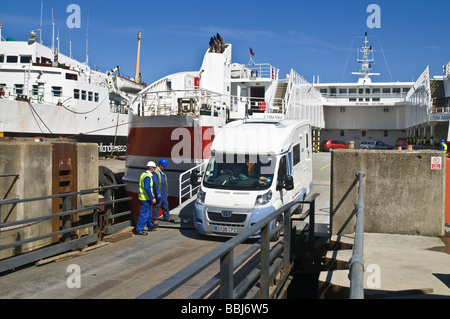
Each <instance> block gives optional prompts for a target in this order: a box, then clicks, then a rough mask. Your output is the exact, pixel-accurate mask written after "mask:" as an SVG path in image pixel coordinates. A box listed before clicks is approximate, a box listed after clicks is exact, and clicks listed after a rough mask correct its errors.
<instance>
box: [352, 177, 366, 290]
mask: <svg viewBox="0 0 450 319" xmlns="http://www.w3.org/2000/svg"><path fill="white" fill-rule="evenodd" d="M356 176H357V178H358V182H359V185H358V203H357V205H356V208H357V214H356V230H355V241H354V245H353V256H352V258H351V259H350V261H349V265H348V268H349V269H350V274H349V278H350V299H364V257H363V243H364V187H363V178H364V177H365V176H366V173H364V172H358V173H357V174H356Z"/></svg>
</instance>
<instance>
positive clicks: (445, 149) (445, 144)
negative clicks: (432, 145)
mask: <svg viewBox="0 0 450 319" xmlns="http://www.w3.org/2000/svg"><path fill="white" fill-rule="evenodd" d="M444 152H447V143H444Z"/></svg>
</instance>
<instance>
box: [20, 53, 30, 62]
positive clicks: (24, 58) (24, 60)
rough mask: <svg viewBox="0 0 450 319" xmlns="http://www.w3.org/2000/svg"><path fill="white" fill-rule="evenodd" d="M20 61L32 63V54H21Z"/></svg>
mask: <svg viewBox="0 0 450 319" xmlns="http://www.w3.org/2000/svg"><path fill="white" fill-rule="evenodd" d="M20 63H31V55H21V56H20Z"/></svg>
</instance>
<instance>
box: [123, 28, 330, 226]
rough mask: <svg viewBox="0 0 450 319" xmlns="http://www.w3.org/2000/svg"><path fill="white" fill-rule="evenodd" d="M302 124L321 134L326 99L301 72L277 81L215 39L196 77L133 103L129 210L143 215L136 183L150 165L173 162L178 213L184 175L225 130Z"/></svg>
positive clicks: (184, 75)
mask: <svg viewBox="0 0 450 319" xmlns="http://www.w3.org/2000/svg"><path fill="white" fill-rule="evenodd" d="M246 117H252V118H259V119H282V118H290V117H293V118H304V119H309V120H311V123H312V126H313V128H314V130H320V129H323V128H324V121H323V112H322V96H321V95H320V93H319V92H318V91H317V90H316V89H314V88H313V87H312V85H311V84H310V83H308V82H307V81H306V80H304V79H303V78H302V77H301V76H300V75H298V73H297V72H295V71H294V70H291V72H290V74H289V75H287V76H284V77H280V74H279V69H277V68H275V67H274V66H272V65H271V64H267V63H262V64H256V63H254V61H253V59H252V58H250V62H249V63H248V64H238V63H233V62H232V45H231V44H226V43H225V41H224V40H223V39H222V38H221V37H220V35H219V34H217V35H216V36H214V37H212V38H211V39H210V42H209V47H208V49H207V50H206V53H205V55H204V58H203V63H202V65H201V67H200V69H199V70H198V71H192V72H180V73H175V74H171V75H168V76H166V77H164V78H162V79H160V80H158V81H156V82H154V83H153V84H151V85H149V86H148V87H147V88H145V89H144V90H142V91H141V92H140V93H139V94H138V95H137V96H136V97H135V99H134V100H133V101H132V104H131V108H130V119H129V122H130V131H129V134H128V146H127V159H126V171H125V176H124V178H123V180H124V181H125V182H126V183H127V192H128V195H129V196H131V197H133V200H132V201H131V210H132V211H133V213H134V215H135V216H134V217H135V218H137V216H138V215H139V206H140V203H139V201H138V200H137V184H138V181H139V176H140V175H141V173H142V172H143V171H145V169H146V164H147V162H148V161H154V162H155V163H158V161H159V160H160V159H161V158H165V159H166V160H167V161H168V162H169V165H168V168H167V170H166V172H167V176H168V180H169V208H173V207H176V206H178V205H179V203H180V202H181V201H182V199H183V197H184V195H182V194H180V191H181V187H180V180H179V178H180V175H181V174H183V173H184V172H187V171H188V170H190V169H192V168H193V167H195V166H197V165H199V164H202V163H203V162H205V161H206V160H207V159H208V158H209V156H210V146H211V143H212V140H213V139H214V136H215V135H216V134H217V132H218V130H220V129H221V128H222V127H223V126H224V125H225V124H226V123H227V122H229V121H233V120H237V119H244V118H246Z"/></svg>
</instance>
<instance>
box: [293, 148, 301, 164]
mask: <svg viewBox="0 0 450 319" xmlns="http://www.w3.org/2000/svg"><path fill="white" fill-rule="evenodd" d="M292 154H293V155H294V166H295V165H297V164H298V163H300V144H297V145H295V146H294V147H293V149H292Z"/></svg>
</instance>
